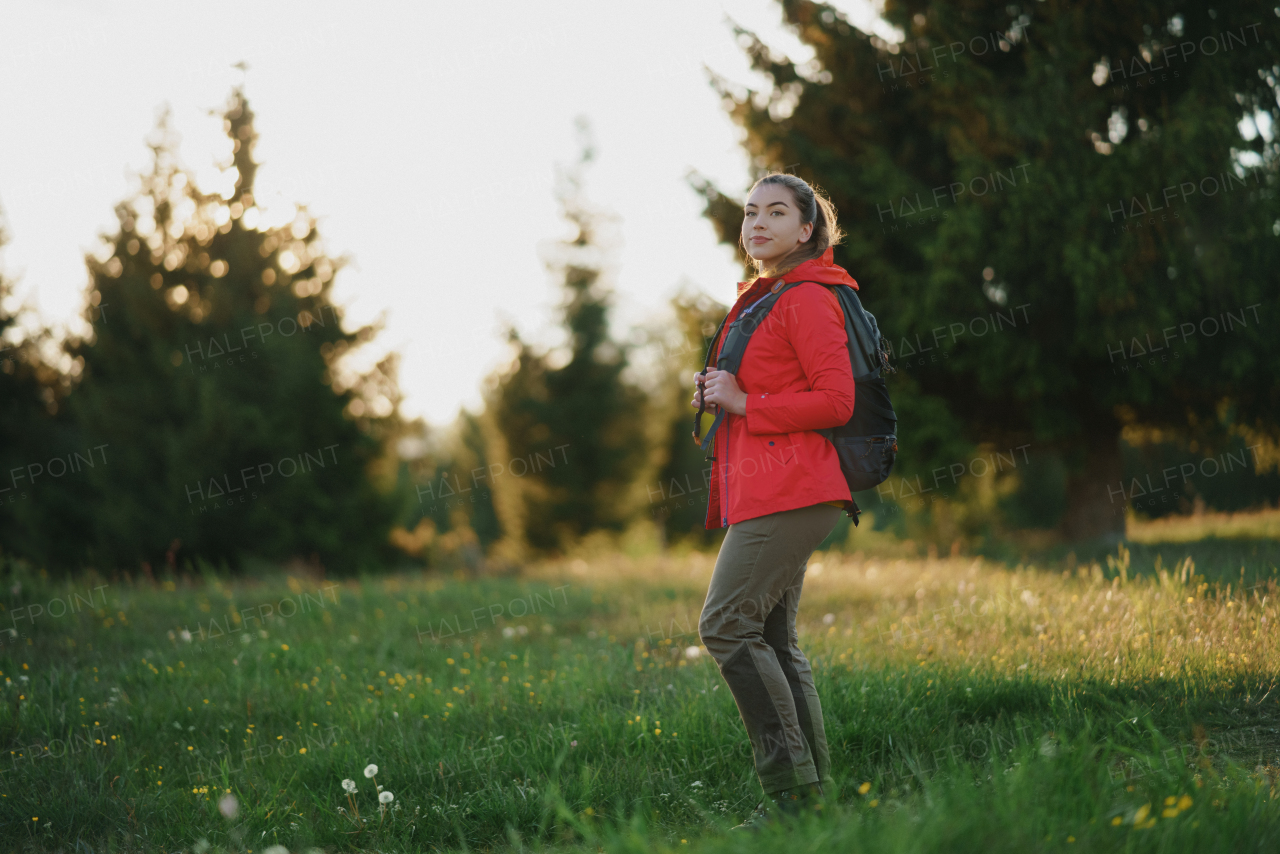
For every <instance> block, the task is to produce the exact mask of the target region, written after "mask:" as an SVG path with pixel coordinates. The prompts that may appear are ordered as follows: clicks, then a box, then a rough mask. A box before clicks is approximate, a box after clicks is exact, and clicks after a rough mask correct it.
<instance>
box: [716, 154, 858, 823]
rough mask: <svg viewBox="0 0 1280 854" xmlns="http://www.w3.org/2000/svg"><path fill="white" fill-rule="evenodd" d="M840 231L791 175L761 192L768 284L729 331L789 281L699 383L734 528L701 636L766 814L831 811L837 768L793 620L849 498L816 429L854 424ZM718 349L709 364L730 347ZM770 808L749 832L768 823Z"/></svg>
mask: <svg viewBox="0 0 1280 854" xmlns="http://www.w3.org/2000/svg"><path fill="white" fill-rule="evenodd" d="M841 237H842V234H841V232H840V228H839V226H838V225H837V224H836V217H835V209H834V208H833V207H832V205H831V203H830V201H828V200H827V199H826V198H824V197H823V196H821V195H819V194H816V193H815V192H814V190H813V188H812V187H810V186H809V185H808V184H807V183H805V182H804V181H803V180H801V179H800V178H797V177H796V176H794V175H784V174H771V175H767V176H765V177H764V178H761V179H760V180H759V181H757V182H756V185H755V187H753V188H752V190H751V194H750V196H749V197H748V198H747V203H746V205H745V206H744V209H743V217H742V238H741V240H742V246H743V248H744V249H745V251H746V254H747V255H748V256H749V257H750V258H751V259H752V261H753V262H754V264H755V267H756V270H757V273H758V276H757V277H756V279H755V280H754V281H751V282H740V283H739V284H738V299H737V301H736V302H735V303H734V306H733V308H732V309H731V310H730V312H729V320H728V321H727V322H726V324H725V326H724V328H725V329H726V330H727V329H728V326H729V324H730V323H732V322H733V320H734V318H736V317H737V316H738V315H739V314H740V313H741V312H742V311H743V310H744V309H747V308H748V307H750V306H752V305H753V304H754V303H755V302H756V301H758V300H759V299H761V297H763V296H765V295H767V294H768V293H769V290H770V288H771V287H773V286H775V285H777V284H778V282H779V280H782V281H783V282H803V283H806V284H799V285H796V286H795V287H793V288H791V289H790V290H788V291H787V292H786V293H784V294H782V296H781V297H779V298H778V301H777V303H776V304H775V305H774V307H773V309H772V311H771V312H770V313H769V315H768V316H767V317H766V318H765V321H764V322H763V323H762V324H761V325H760V326H759V328H757V330H756V331H755V333H754V334H753V335H752V337H751V343H750V345H749V346H748V347H747V349H746V353H745V355H744V356H743V359H742V364H741V366H740V367H739V369H738V373H737V375H736V376H735V375H734V374H731V373H729V372H728V371H720V370H708V371H707V372H706V374H705V375H704V374H701V373H699V374H695V375H694V384H695V386H696V387H698V388H699V391H697V392H695V394H694V398H693V406H694V408H698V407H699V406H700V405H701V404H702V401H703V398H705V400H706V403H707V408H708V409H709V410H711V411H712V412H715V411H716V410H717V409H720V408H722V409H724V410H725V412H726V413H727V414H726V416H725V419H724V423H723V424H722V425H721V427H720V429H719V430H718V431H717V432H716V434H715V438H714V445H713V446H712V448H713V450H712V453H711V459H712V475H713V476H712V479H711V488H710V492H709V495H708V506H707V521H706V527H707V528H708V529H713V528H720V527H724V526H726V525H727V526H728V528H729V530H728V533H726V534H725V538H724V543H723V545H722V546H721V547H720V554H719V555H718V557H717V558H716V565H715V570H714V571H713V573H712V576H711V586H710V589H708V591H707V599H706V602H705V604H704V605H703V609H702V616H701V619H700V620H699V624H698V629H699V634H700V635H701V637H702V642H703V643H704V644H705V645H706V647H707V651H708V652H709V653H711V655H712V657H714V658H715V660H716V662H717V663H718V664H719V666H720V673H721V675H722V676H723V677H724V680H725V682H726V683H728V686H729V690H730V691H731V692H732V693H733V697H734V700H736V701H737V704H738V711H739V712H740V713H741V715H742V722H743V724H744V725H745V726H746V729H747V735H748V737H749V738H750V740H751V747H752V750H753V752H754V755H755V766H756V773H757V774H758V775H759V778H760V783H761V785H762V786H763V787H764V791H765V793H766V795H767V799H768V804H769V805H770V806H772V807H775V808H777V809H780V810H781V811H782V812H784V813H797V812H800V811H802V810H804V809H808V808H819V809H820V808H821V798H822V797H823V795H824V791H823V783H827V782H829V781H830V758H829V756H828V753H827V741H826V734H825V732H824V731H823V726H822V705H821V704H820V703H819V702H818V692H817V690H816V689H815V688H814V683H813V674H812V672H811V670H810V668H809V661H808V659H806V658H805V656H804V653H803V652H801V651H800V648H799V646H797V638H796V609H797V606H798V605H799V602H800V589H801V586H802V584H803V583H804V572H805V564H806V563H807V561H808V560H809V555H810V554H812V553H813V550H814V549H815V548H816V547H817V546H818V544H819V543H821V542H822V541H823V540H824V539H825V538H826V536H827V535H828V534H829V533H831V530H832V528H834V527H835V524H836V522H837V521H838V520H839V518H840V512H841V509H842V508H844V509H849V508H850V507H852V506H853V505H852V496H851V495H850V493H849V487H848V484H847V483H846V482H845V479H844V475H843V474H842V473H841V470H840V461H839V459H838V457H837V456H836V451H835V448H834V447H833V446H832V445H831V443H830V442H828V441H827V440H826V439H825V438H823V437H822V436H821V435H820V434H818V433H815V432H813V431H815V430H819V429H823V428H827V427H835V426H838V425H842V424H844V423H845V422H846V421H848V420H849V417H850V415H851V414H852V413H853V399H854V383H853V370H852V368H851V366H850V364H849V352H848V349H847V344H846V342H847V337H846V335H845V326H844V313H843V312H842V311H841V309H840V305H839V303H838V302H837V299H836V296H835V294H834V293H832V291H831V289H830V288H828V287H824V285H836V284H845V285H850V286H852V287H854V288H856V287H857V286H858V285H857V283H856V282H854V280H853V279H852V278H850V276H849V274H848V273H846V272H845V271H844V270H843V269H842V268H840V267H838V266H836V265H835V264H833V263H832V248H831V247H832V246H833V245H834V244H836V243H838V242H839V241H840V239H841ZM723 337H724V336H723V335H721V336H720V339H721V340H719V341H716V342H713V343H712V347H713V348H716V350H715V353H713V356H712V359H711V364H713V365H714V364H715V363H716V355H717V354H718V353H719V347H720V346H721V345H722V344H723ZM769 813H770V809H769V807H767V806H766V802H764V801H762V802H761V804H760V805H759V806H757V807H756V811H755V813H753V815H752V816H751V818H749V819H748V820H747V821H746V822H745V823H744V824H742V825H740V827H744V828H754V827H757V826H759V825H760V824H762V823H763V822H765V821H767V820H769V818H770V816H769Z"/></svg>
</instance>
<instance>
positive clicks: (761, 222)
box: [742, 184, 813, 270]
mask: <svg viewBox="0 0 1280 854" xmlns="http://www.w3.org/2000/svg"><path fill="white" fill-rule="evenodd" d="M811 234H813V223H811V222H808V223H801V222H800V209H799V208H797V207H796V200H795V197H793V196H792V195H791V191H790V190H789V189H787V188H786V187H784V186H783V185H781V184H761V185H760V186H759V187H756V189H755V192H753V193H752V194H751V197H750V198H748V199H747V203H746V205H744V206H743V210H742V243H743V245H744V246H746V247H747V254H748V255H750V256H751V257H752V258H754V259H755V260H757V261H759V262H760V263H761V264H762V265H763V267H764V269H766V270H768V269H771V268H773V267H774V266H775V264H776V263H777V262H778V261H781V260H782V259H783V258H785V257H786V256H787V254H788V253H790V252H791V251H792V250H793V249H795V248H796V247H797V246H799V245H800V244H801V243H804V242H805V241H807V240H808V239H809V236H810V235H811Z"/></svg>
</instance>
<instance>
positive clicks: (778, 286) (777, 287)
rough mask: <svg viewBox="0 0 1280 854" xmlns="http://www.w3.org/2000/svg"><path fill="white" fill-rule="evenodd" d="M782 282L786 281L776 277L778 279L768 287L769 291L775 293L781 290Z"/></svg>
mask: <svg viewBox="0 0 1280 854" xmlns="http://www.w3.org/2000/svg"><path fill="white" fill-rule="evenodd" d="M784 284H786V282H784V281H783V280H782V279H778V281H777V282H775V283H774V285H773V287H771V288H769V293H771V294H776V293H777V292H778V291H780V290H782V286H783V285H784Z"/></svg>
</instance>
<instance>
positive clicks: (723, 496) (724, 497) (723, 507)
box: [716, 293, 769, 527]
mask: <svg viewBox="0 0 1280 854" xmlns="http://www.w3.org/2000/svg"><path fill="white" fill-rule="evenodd" d="M767 296H769V294H768V293H766V294H765V295H764V296H762V297H760V298H759V299H757V300H756V301H755V302H753V303H752V304H751V305H750V306H748V307H747V308H746V309H745V310H743V311H742V312H741V313H740V314H738V316H737V317H735V318H734V320H735V321H736V320H739V319H741V318H742V317H743V316H745V315H748V314H750V313H751V310H752V309H754V308H755V307H756V306H757V305H759V304H760V303H762V302H764V299H765V297H767ZM725 334H726V335H727V334H728V333H725ZM722 347H724V341H723V340H721V341H720V347H719V348H717V349H716V361H719V359H720V348H722ZM738 370H739V371H741V370H742V366H741V365H739V366H738ZM729 416H730V414H729V413H728V412H726V413H725V415H724V429H723V430H721V431H720V433H719V435H718V436H717V437H716V444H717V445H719V444H720V439H722V438H723V439H724V448H723V449H720V450H719V451H718V452H717V453H716V465H718V466H719V467H720V525H721V526H722V527H727V526H728V524H729V473H728V471H726V470H725V467H724V464H725V462H726V461H727V460H728V459H729ZM744 417H745V416H744Z"/></svg>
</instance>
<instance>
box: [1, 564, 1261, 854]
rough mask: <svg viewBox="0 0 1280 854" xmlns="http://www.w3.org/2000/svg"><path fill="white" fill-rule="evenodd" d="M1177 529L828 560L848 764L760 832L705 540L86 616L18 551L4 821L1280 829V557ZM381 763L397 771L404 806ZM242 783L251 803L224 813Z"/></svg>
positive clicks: (828, 655)
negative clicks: (818, 797) (1116, 549)
mask: <svg viewBox="0 0 1280 854" xmlns="http://www.w3.org/2000/svg"><path fill="white" fill-rule="evenodd" d="M1161 555H1162V561H1163V562H1162V564H1161V565H1160V566H1159V567H1150V568H1147V567H1141V568H1140V567H1137V566H1136V565H1133V566H1125V567H1124V570H1125V571H1124V573H1123V576H1124V577H1123V578H1121V577H1120V575H1121V573H1120V569H1121V564H1122V563H1123V558H1122V559H1121V560H1119V561H1116V560H1113V561H1111V562H1110V565H1108V566H1107V567H1106V568H1103V567H1102V566H1100V565H1096V564H1095V565H1091V566H1077V567H1075V568H1074V569H1072V570H1070V571H1066V570H1064V568H1063V567H1062V566H1057V567H1052V568H1035V567H1027V566H1022V567H1017V568H1013V569H1010V568H1007V567H1002V566H998V565H993V564H990V563H984V562H982V561H981V560H978V561H975V560H973V559H971V558H958V559H955V560H942V561H925V560H915V561H906V560H897V561H893V560H882V561H880V562H879V563H877V562H876V561H874V560H870V561H863V560H854V559H851V558H849V557H847V556H842V555H839V554H836V553H827V554H819V555H815V557H814V558H813V559H812V560H811V562H810V578H809V580H808V581H807V582H806V590H805V596H804V600H803V602H802V606H801V620H802V623H803V625H802V626H801V644H802V647H804V648H805V649H806V651H807V653H808V654H809V657H810V660H811V662H812V663H813V665H814V670H815V674H816V678H817V680H818V687H819V692H820V694H821V696H822V700H823V704H824V712H825V716H826V724H827V733H828V740H829V742H830V743H831V746H832V754H833V760H834V762H835V772H836V776H837V787H836V788H837V790H836V791H835V792H834V793H832V797H831V799H830V802H829V803H828V805H827V807H826V809H825V815H824V816H823V817H822V818H821V819H820V820H819V819H810V820H807V821H805V822H802V823H800V824H799V825H797V826H794V827H780V828H778V829H776V830H771V831H769V832H766V833H764V834H761V835H760V836H759V837H753V838H752V839H750V840H742V839H740V838H738V837H737V834H736V833H729V832H728V831H727V828H728V827H729V826H731V825H733V824H736V823H737V822H738V821H740V820H741V819H742V818H744V817H745V816H746V815H747V814H748V813H749V812H750V811H751V809H752V808H753V807H754V806H755V804H756V802H757V801H758V800H759V798H760V789H759V785H758V783H757V782H756V780H755V775H754V772H753V770H752V764H751V759H750V751H749V747H748V745H747V743H746V739H745V735H744V732H743V729H742V724H741V721H740V720H739V717H738V713H737V710H736V707H735V706H734V703H733V700H732V697H731V696H730V695H729V692H728V690H727V689H726V688H725V687H724V685H723V683H722V680H721V678H720V676H719V673H718V671H717V669H716V667H715V665H714V663H713V662H712V661H710V659H709V658H708V657H707V656H706V655H705V653H702V654H700V655H699V654H697V649H696V648H697V647H698V644H699V641H698V638H697V635H696V625H697V616H698V611H699V610H700V607H701V603H702V598H703V596H704V595H705V590H706V582H707V578H708V575H709V571H710V566H711V558H709V557H707V556H701V555H686V556H684V557H657V556H651V557H640V558H625V557H623V556H620V555H614V556H608V557H600V556H596V557H594V558H592V559H591V560H590V561H587V562H583V561H581V560H579V561H566V562H564V563H557V564H544V565H540V566H538V567H532V568H530V570H529V573H528V575H527V576H526V577H524V578H522V579H512V578H508V579H480V580H464V579H459V578H452V579H447V580H446V579H443V578H441V577H439V576H422V575H415V576H402V577H396V578H390V579H363V580H360V581H353V582H344V583H340V584H336V586H332V585H334V584H335V583H334V582H324V581H318V580H313V579H304V578H290V577H288V576H285V575H281V576H279V577H277V578H274V579H271V580H265V581H261V582H249V581H240V582H235V583H231V582H226V581H219V580H218V579H216V578H214V577H212V576H206V577H204V578H174V579H171V580H169V581H164V582H161V583H159V584H152V583H149V582H137V581H134V582H129V581H121V580H114V581H109V580H105V579H98V578H88V577H86V578H84V579H79V580H77V581H76V582H74V583H72V584H71V585H70V590H72V591H74V590H78V591H79V593H80V596H81V599H80V600H78V601H77V600H74V599H73V600H72V605H73V608H72V609H71V610H70V611H69V612H68V613H61V615H59V616H55V615H54V612H60V611H62V610H63V608H60V607H59V606H58V605H53V604H52V603H53V600H54V599H55V597H58V598H63V599H64V602H65V597H66V596H67V595H68V585H67V584H66V583H65V582H64V583H59V584H53V583H51V582H49V581H48V580H47V579H42V578H39V577H22V578H18V577H17V576H10V577H8V578H7V579H6V580H5V581H4V587H3V588H0V590H2V591H3V595H4V596H5V599H4V605H5V610H4V611H0V627H8V626H16V633H17V634H16V636H12V635H10V636H9V637H3V638H0V639H3V640H4V643H3V645H0V682H3V685H4V687H3V688H0V737H2V738H3V742H0V744H3V751H4V756H3V757H0V795H3V797H0V839H3V840H4V841H5V845H4V846H3V847H4V849H5V850H11V849H12V850H37V851H52V850H77V845H78V844H79V845H80V846H82V848H81V849H80V850H82V849H83V846H88V848H89V850H92V851H95V852H97V851H101V850H116V851H139V850H140V851H160V850H163V851H177V850H192V851H203V850H213V851H217V850H225V851H250V850H252V851H255V852H263V851H265V850H266V849H267V848H268V847H269V846H272V845H283V846H286V847H287V848H288V849H289V850H290V851H293V852H298V851H306V850H308V849H311V848H317V849H321V850H324V851H339V850H379V851H427V850H522V849H525V848H529V849H537V848H554V849H556V850H582V851H597V850H600V849H604V850H607V851H636V852H640V851H654V850H667V849H670V850H676V849H679V850H700V851H720V850H724V851H729V850H733V851H744V850H756V849H759V850H762V851H763V850H776V849H777V847H778V846H779V845H785V846H786V847H787V849H788V850H789V851H793V852H798V851H802V850H803V851H829V850H842V851H861V850H867V851H877V852H881V851H883V852H896V851H937V852H952V851H984V852H990V851H1011V852H1013V851H1017V852H1025V851H1042V850H1043V851H1048V850H1054V851H1057V850H1063V851H1070V850H1090V851H1094V850H1103V851H1175V850H1176V851H1182V850H1197V851H1199V850H1206V851H1207V850H1223V851H1227V850H1230V851H1254V850H1256V851H1271V850H1276V848H1277V845H1278V844H1280V801H1277V799H1276V797H1275V792H1276V790H1275V788H1274V785H1275V780H1276V766H1278V765H1280V756H1278V755H1277V746H1278V745H1280V706H1278V705H1277V704H1278V702H1280V691H1273V690H1272V686H1273V685H1274V674H1275V673H1276V672H1277V666H1278V665H1280V644H1277V643H1276V640H1277V633H1276V629H1275V625H1276V621H1277V619H1278V618H1280V614H1278V611H1277V607H1276V593H1277V590H1276V585H1275V583H1274V581H1266V582H1259V581H1256V580H1255V581H1253V582H1252V584H1251V585H1246V586H1245V587H1244V588H1241V587H1240V585H1239V584H1238V583H1237V584H1236V585H1235V586H1233V587H1232V588H1231V589H1230V591H1228V589H1227V588H1226V585H1225V584H1222V585H1218V584H1214V583H1208V582H1205V581H1204V580H1203V577H1204V573H1205V572H1206V569H1204V568H1195V567H1193V566H1191V565H1189V564H1178V560H1179V559H1180V555H1178V554H1175V553H1174V552H1173V551H1172V550H1171V548H1165V549H1164V550H1163V551H1162V552H1161ZM1211 557H1212V556H1211V555H1210V558H1211ZM1206 559H1208V558H1205V557H1204V556H1203V555H1202V556H1201V557H1200V558H1198V559H1197V560H1199V561H1200V563H1201V565H1203V564H1204V562H1205V560H1206ZM1130 560H1132V555H1131V556H1130ZM818 564H821V565H822V568H821V569H818V568H817V565H818ZM1168 567H1175V569H1173V570H1172V571H1170V570H1169V569H1168ZM1140 570H1141V571H1140ZM1224 574H1225V575H1230V573H1224ZM18 582H20V583H21V589H20V590H19V592H17V593H13V592H12V589H11V588H12V585H14V584H15V583H18ZM102 584H106V585H107V586H106V587H105V588H100V589H97V590H96V591H95V590H94V588H96V587H97V586H98V585H102ZM326 585H329V586H326ZM94 596H96V597H97V598H92V597H94ZM301 597H308V598H301ZM104 600H105V602H104ZM86 601H92V602H93V604H94V607H92V608H90V607H88V606H86V605H85V604H84V603H85V602H86ZM284 601H292V602H293V603H294V606H290V605H283V607H282V603H283V602H284ZM299 602H302V603H303V605H298V603H299ZM33 606H38V608H40V609H42V610H43V611H44V613H38V612H37V610H36V607H33ZM266 606H270V608H271V611H273V612H276V613H272V614H270V615H268V613H267V607H266ZM249 609H252V610H249ZM295 609H296V613H295V612H294V611H295ZM282 610H284V611H289V612H290V614H289V615H288V616H284V617H281V616H280V615H279V613H278V612H280V611H282ZM232 613H235V614H240V615H242V616H241V618H240V623H239V624H238V625H237V624H236V623H235V619H234V618H232V617H230V616H229V615H230V614H232ZM489 615H492V618H490V616H489ZM513 615H514V616H513ZM939 615H941V616H939ZM215 626H216V628H215ZM232 629H235V630H234V631H232ZM184 630H185V631H188V632H190V633H191V639H190V640H186V639H184V635H183V634H182V633H183V631H184ZM214 635H216V636H214ZM690 647H693V648H694V650H693V651H690V650H689V648H690ZM99 742H101V743H99ZM370 763H376V764H377V766H378V769H379V770H378V773H377V778H376V783H377V784H380V785H382V786H384V787H385V788H386V789H387V790H389V791H391V792H393V793H394V795H395V801H394V802H393V805H392V808H391V809H389V810H387V811H386V812H385V814H380V812H379V809H378V805H377V802H376V799H375V793H374V781H373V780H369V779H366V778H365V776H364V775H363V773H362V772H363V769H364V768H365V766H366V765H368V764H370ZM344 778H350V779H352V780H354V781H355V782H356V783H357V786H358V791H357V793H356V795H355V796H354V804H355V806H356V807H358V810H359V815H360V818H359V819H356V818H355V816H354V814H353V812H352V808H351V804H350V803H349V801H348V798H347V796H346V794H345V793H344V792H343V789H342V785H341V781H342V780H343V779H344ZM228 794H230V795H232V796H234V798H235V801H236V804H237V807H238V808H237V812H236V815H235V816H234V818H227V817H225V816H224V815H223V814H222V813H221V812H220V811H219V801H220V799H222V798H224V797H225V796H226V795H228ZM1167 798H1173V799H1174V803H1173V805H1172V806H1169V807H1166V805H1165V801H1166V799H1167ZM1179 799H1181V801H1179ZM1179 803H1180V804H1181V806H1179ZM1166 813H1167V814H1166ZM37 819H38V820H37ZM1117 819H1118V823H1115V822H1116V821H1117Z"/></svg>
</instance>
